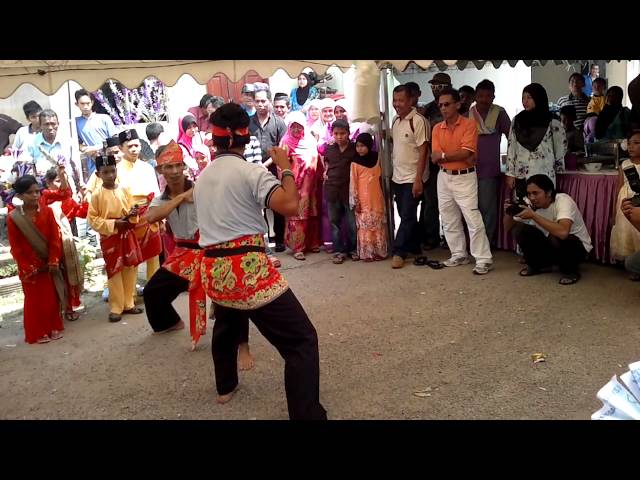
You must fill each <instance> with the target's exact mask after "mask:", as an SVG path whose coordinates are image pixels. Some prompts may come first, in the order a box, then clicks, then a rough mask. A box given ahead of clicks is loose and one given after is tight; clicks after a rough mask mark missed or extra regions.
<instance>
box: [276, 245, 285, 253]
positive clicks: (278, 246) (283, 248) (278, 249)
mask: <svg viewBox="0 0 640 480" xmlns="http://www.w3.org/2000/svg"><path fill="white" fill-rule="evenodd" d="M286 249H287V247H286V246H285V245H284V243H276V248H275V250H276V252H278V253H280V252H284V251H285V250H286Z"/></svg>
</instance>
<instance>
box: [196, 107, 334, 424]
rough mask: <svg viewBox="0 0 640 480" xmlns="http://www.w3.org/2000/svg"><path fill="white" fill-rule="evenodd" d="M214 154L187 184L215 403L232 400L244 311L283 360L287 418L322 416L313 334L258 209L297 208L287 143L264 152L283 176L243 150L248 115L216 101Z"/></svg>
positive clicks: (284, 212) (292, 210) (288, 212)
mask: <svg viewBox="0 0 640 480" xmlns="http://www.w3.org/2000/svg"><path fill="white" fill-rule="evenodd" d="M211 121H212V134H213V141H214V144H215V146H216V149H217V151H218V155H217V156H216V161H215V162H213V163H212V164H211V165H209V166H208V167H207V168H206V169H205V170H204V171H203V172H202V174H201V175H200V177H199V178H198V181H197V182H196V185H195V187H194V193H193V198H194V200H195V205H196V211H197V216H198V225H199V228H200V240H199V244H200V246H201V247H202V248H203V256H202V266H201V270H200V271H201V274H202V281H203V284H204V288H205V290H206V292H207V295H208V296H209V297H210V298H211V299H212V300H213V303H214V304H215V317H216V321H215V324H214V327H213V338H212V342H211V349H212V354H213V363H214V370H215V380H216V389H217V392H218V399H217V401H218V403H226V402H228V401H229V400H231V397H232V396H233V393H234V392H235V390H236V388H237V386H238V370H237V349H238V345H239V343H240V339H241V335H242V326H243V325H242V320H243V319H244V318H246V317H249V318H250V319H251V321H252V322H253V323H254V324H255V325H256V327H258V330H260V332H261V333H262V334H263V335H264V337H265V338H266V339H267V340H268V341H269V342H270V343H271V344H273V345H274V346H275V347H276V349H277V350H278V352H279V353H280V354H281V355H282V357H283V358H284V362H285V367H284V370H285V375H284V377H285V378H284V383H285V391H286V396H287V405H288V410H289V418H291V419H292V420H326V418H327V412H326V410H325V409H324V408H323V407H322V405H321V404H320V381H319V377H320V361H319V353H318V336H317V333H316V331H315V329H314V327H313V325H312V324H311V321H310V320H309V317H308V316H307V314H306V313H305V311H304V309H303V308H302V305H300V302H299V301H298V299H297V298H296V296H295V295H294V294H293V292H292V291H291V289H290V288H289V284H288V283H287V281H286V280H285V279H284V278H283V277H282V276H281V275H280V273H279V272H278V270H276V268H275V267H273V266H272V265H271V263H270V262H269V260H268V258H267V256H266V254H265V250H264V240H263V236H264V234H265V231H266V225H265V222H264V218H263V217H262V209H263V208H265V207H267V208H270V209H272V210H274V211H276V212H279V213H280V214H282V215H288V216H291V215H295V214H296V213H297V212H298V202H299V196H298V190H297V188H296V183H295V180H294V178H293V177H294V175H293V173H292V171H291V168H290V167H291V160H290V159H289V155H288V152H287V150H286V149H282V148H278V147H274V148H272V149H271V150H270V151H269V156H270V157H271V158H272V159H273V162H274V163H275V164H276V165H277V166H278V167H279V168H280V169H281V176H282V181H279V180H278V179H277V178H276V177H274V176H273V175H272V174H271V173H270V172H269V171H267V170H266V169H264V168H263V167H262V166H260V165H256V164H251V163H247V162H246V160H245V158H244V157H243V152H244V149H245V145H246V143H247V142H248V141H249V138H250V135H249V128H248V126H249V116H248V115H247V113H246V112H245V111H244V110H243V109H242V108H241V107H240V106H239V105H237V104H235V103H228V104H226V105H224V106H222V107H220V108H219V109H218V110H216V112H215V113H214V114H213V116H212V118H211Z"/></svg>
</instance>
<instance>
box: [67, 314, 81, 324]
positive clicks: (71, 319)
mask: <svg viewBox="0 0 640 480" xmlns="http://www.w3.org/2000/svg"><path fill="white" fill-rule="evenodd" d="M64 318H65V320H67V321H69V322H75V321H76V320H78V319H79V318H80V314H79V313H78V312H66V313H65V314H64Z"/></svg>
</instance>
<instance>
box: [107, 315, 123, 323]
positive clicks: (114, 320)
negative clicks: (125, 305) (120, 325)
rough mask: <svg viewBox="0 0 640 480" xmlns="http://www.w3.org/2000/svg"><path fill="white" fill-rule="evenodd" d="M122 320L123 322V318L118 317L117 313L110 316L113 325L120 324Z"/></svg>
mask: <svg viewBox="0 0 640 480" xmlns="http://www.w3.org/2000/svg"><path fill="white" fill-rule="evenodd" d="M120 320H122V316H120V315H118V314H117V313H110V314H109V321H110V322H111V323H115V322H119V321H120Z"/></svg>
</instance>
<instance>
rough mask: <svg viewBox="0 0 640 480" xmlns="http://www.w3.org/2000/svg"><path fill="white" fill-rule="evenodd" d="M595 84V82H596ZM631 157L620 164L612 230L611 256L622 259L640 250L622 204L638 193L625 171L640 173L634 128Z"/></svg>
mask: <svg viewBox="0 0 640 480" xmlns="http://www.w3.org/2000/svg"><path fill="white" fill-rule="evenodd" d="M594 85H595V83H594ZM627 148H628V151H629V159H628V160H625V161H624V162H622V164H621V165H620V173H619V180H618V200H617V201H616V203H615V204H614V211H613V213H612V214H613V217H614V219H615V220H614V225H613V229H612V230H611V257H612V258H614V259H616V260H619V261H622V260H624V259H625V257H628V256H629V255H631V254H633V253H635V252H637V251H638V250H640V232H638V230H636V228H635V227H634V226H633V225H632V224H631V222H629V220H627V218H626V217H625V216H624V214H623V213H622V211H621V210H620V205H621V204H622V201H623V200H624V199H626V198H631V197H633V196H634V195H636V193H635V192H634V191H633V190H631V187H630V186H629V181H628V180H627V177H626V175H625V174H624V172H623V169H625V168H629V167H631V168H635V169H636V170H637V171H638V172H639V173H640V130H634V131H632V132H631V134H630V135H629V138H628V139H627ZM633 279H634V280H640V276H637V275H636V276H634V277H633Z"/></svg>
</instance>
